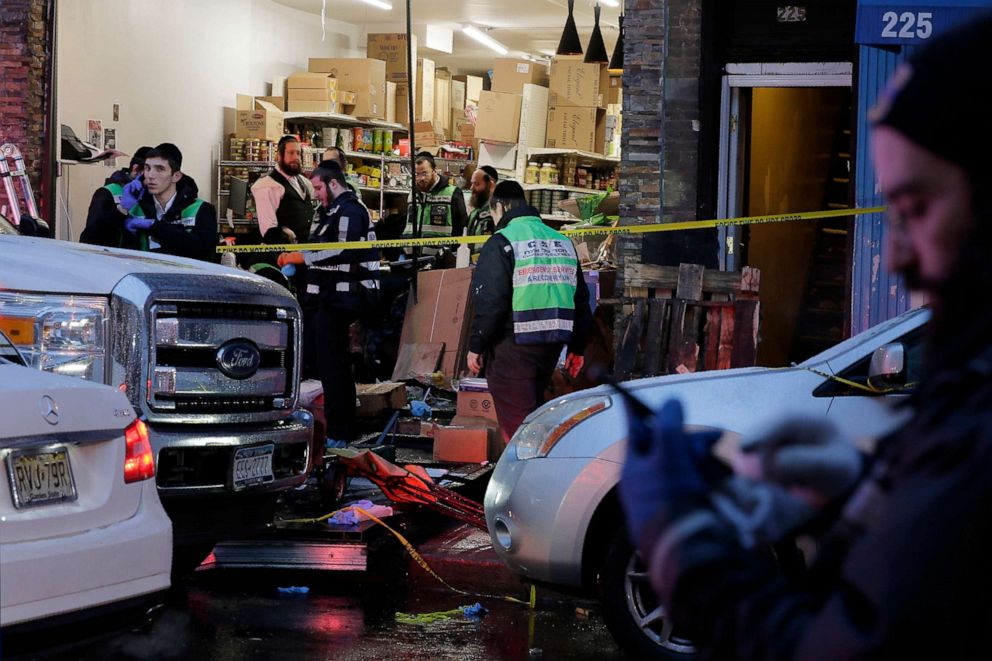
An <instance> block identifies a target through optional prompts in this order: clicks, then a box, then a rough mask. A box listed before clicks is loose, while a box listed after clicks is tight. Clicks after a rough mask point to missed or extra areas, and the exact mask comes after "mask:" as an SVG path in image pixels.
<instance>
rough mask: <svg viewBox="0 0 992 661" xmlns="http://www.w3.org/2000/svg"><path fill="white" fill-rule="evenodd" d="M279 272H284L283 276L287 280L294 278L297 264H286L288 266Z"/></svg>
mask: <svg viewBox="0 0 992 661" xmlns="http://www.w3.org/2000/svg"><path fill="white" fill-rule="evenodd" d="M279 270H280V271H282V274H283V275H284V276H286V277H287V278H292V277H293V276H294V275H296V264H286V266H284V267H282V268H281V269H279Z"/></svg>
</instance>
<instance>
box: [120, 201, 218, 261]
mask: <svg viewBox="0 0 992 661" xmlns="http://www.w3.org/2000/svg"><path fill="white" fill-rule="evenodd" d="M201 206H203V200H201V199H200V198H196V199H195V200H193V203H192V204H190V205H189V206H188V207H186V208H185V209H183V210H182V211H180V212H179V218H177V219H175V220H173V221H172V224H173V225H182V226H183V227H185V228H186V229H187V231H188V230H190V229H192V228H193V227H195V226H196V214H197V212H198V211H199V210H200V207H201ZM130 215H131V216H133V217H134V218H147V217H148V216H146V215H145V210H144V209H142V208H141V205H140V204H135V205H134V207H132V208H131V213H130ZM138 245H139V248H138V249H139V250H151V247H150V246H149V243H148V232H144V231H142V232H138Z"/></svg>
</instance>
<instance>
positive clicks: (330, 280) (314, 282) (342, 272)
mask: <svg viewBox="0 0 992 661" xmlns="http://www.w3.org/2000/svg"><path fill="white" fill-rule="evenodd" d="M374 240H375V232H374V231H373V230H372V222H371V220H370V219H369V211H368V209H367V208H366V207H365V205H364V204H362V203H361V201H360V200H359V199H358V196H356V195H355V193H354V191H351V190H349V191H347V192H346V193H342V194H341V195H340V196H339V197H338V198H337V199H336V200H334V202H332V203H331V208H330V209H325V208H324V207H320V208H319V209H318V210H317V225H316V226H315V227H314V229H313V232H312V233H311V234H310V239H309V243H337V242H339V241H374ZM304 255H305V258H306V263H307V296H308V297H310V300H317V301H319V302H320V303H321V304H322V305H326V306H330V307H333V308H342V309H347V310H354V311H358V312H363V311H368V310H369V309H370V308H371V307H372V306H374V305H375V304H376V303H377V302H378V297H379V251H378V250H377V249H375V248H366V249H361V248H359V249H350V250H318V251H314V252H307V253H304Z"/></svg>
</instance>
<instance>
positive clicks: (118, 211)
mask: <svg viewBox="0 0 992 661" xmlns="http://www.w3.org/2000/svg"><path fill="white" fill-rule="evenodd" d="M151 150H152V148H151V147H139V148H138V149H137V150H136V151H135V152H134V156H132V157H131V162H130V164H129V165H128V167H127V168H126V169H123V168H122V169H120V170H117V171H115V172H114V173H113V174H112V175H110V176H109V177H108V178H107V180H106V181H105V182H103V186H101V187H100V188H98V189H96V191H95V192H94V193H93V197H92V199H91V200H90V208H89V211H88V212H87V214H86V227H85V228H84V229H83V233H82V234H80V235H79V241H80V243H90V244H93V245H97V246H107V247H108V248H118V247H120V246H121V244H122V243H123V241H124V236H123V232H124V220H125V219H126V218H127V215H128V213H130V211H131V207H133V206H134V205H135V204H137V203H138V197H140V195H141V193H142V188H143V186H142V183H141V181H136V180H139V179H140V178H141V176H142V173H143V172H144V169H145V156H147V155H148V152H150V151H151ZM129 184H130V186H129Z"/></svg>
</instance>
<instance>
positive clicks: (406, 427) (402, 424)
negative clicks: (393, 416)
mask: <svg viewBox="0 0 992 661" xmlns="http://www.w3.org/2000/svg"><path fill="white" fill-rule="evenodd" d="M435 427H436V425H435V424H434V423H433V422H428V421H427V420H421V419H420V418H400V419H399V420H397V421H396V433H397V434H403V435H404V436H427V437H428V438H433V437H434V428H435Z"/></svg>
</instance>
